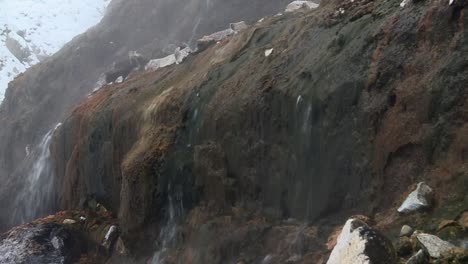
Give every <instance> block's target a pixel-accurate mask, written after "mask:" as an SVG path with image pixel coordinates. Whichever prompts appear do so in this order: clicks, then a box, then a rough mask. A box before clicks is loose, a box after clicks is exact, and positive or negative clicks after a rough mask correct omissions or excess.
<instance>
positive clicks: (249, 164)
mask: <svg viewBox="0 0 468 264" xmlns="http://www.w3.org/2000/svg"><path fill="white" fill-rule="evenodd" d="M439 4H440V3H435V2H434V3H431V4H430V5H434V6H433V7H434V8H429V7H427V6H422V5H421V6H417V7H411V8H420V10H419V12H417V13H416V15H409V14H407V13H401V12H409V11H410V10H409V8H405V9H403V10H402V9H400V8H399V7H398V6H397V5H396V6H395V5H391V4H390V3H387V2H385V3H380V2H379V3H378V2H376V1H355V2H346V3H343V7H341V6H336V8H345V9H346V12H345V13H344V14H343V15H340V16H338V17H337V16H335V15H334V11H335V6H333V8H334V9H333V10H328V9H326V7H327V6H325V7H324V9H321V8H318V9H316V10H313V11H310V12H311V13H307V14H303V13H300V12H299V13H298V14H296V15H285V16H278V17H273V18H267V19H266V20H265V21H263V22H262V23H259V24H255V25H253V27H251V28H248V29H246V30H244V31H243V32H241V33H239V34H236V35H234V36H231V37H229V38H228V39H227V41H222V42H220V43H219V44H217V45H214V46H210V47H209V48H207V49H206V50H204V51H202V52H200V53H198V54H196V55H193V56H189V57H188V58H187V59H186V60H185V61H184V62H183V63H181V64H180V65H172V66H168V67H165V68H160V69H158V70H156V71H154V72H148V73H144V74H141V75H139V76H134V77H132V78H129V79H127V80H126V81H125V83H123V84H116V85H114V86H108V87H105V88H103V89H102V90H100V91H99V92H97V93H96V94H94V95H93V96H91V97H90V98H88V99H87V100H86V101H84V102H82V103H81V104H80V105H79V106H78V107H77V108H76V109H75V110H74V111H73V113H72V114H71V115H70V116H69V117H68V118H67V120H66V121H65V122H64V125H63V127H62V128H61V129H60V131H59V132H58V134H57V138H56V142H55V143H56V144H55V146H54V153H55V157H56V164H57V165H56V167H57V168H56V169H57V175H61V180H62V185H61V186H62V187H63V188H62V189H61V190H60V191H61V203H62V206H64V207H67V208H68V207H71V208H73V207H74V206H76V205H77V204H79V201H80V200H81V199H85V198H86V197H87V196H89V195H95V196H96V197H97V198H98V199H99V200H100V201H102V202H103V203H105V204H106V206H107V207H108V208H110V209H111V210H112V211H115V212H117V211H118V212H119V220H120V221H121V222H120V224H121V226H120V227H121V229H122V230H121V231H122V235H123V237H124V240H125V241H126V242H130V243H126V245H128V246H129V247H130V248H129V250H130V251H131V250H132V248H131V247H137V243H138V242H139V243H143V242H142V241H144V239H149V240H151V239H157V234H156V235H154V236H155V237H152V238H148V237H147V236H148V235H147V234H146V233H144V232H143V231H141V230H144V229H145V228H147V227H148V226H149V225H158V224H159V225H160V224H161V222H162V221H163V219H161V218H162V215H165V212H166V211H167V204H168V200H169V195H168V194H169V193H170V190H174V189H176V190H179V193H181V195H179V197H178V198H177V204H178V205H179V207H180V208H182V209H181V210H186V211H189V210H190V209H191V208H193V207H194V206H196V205H198V204H201V203H204V204H209V205H210V206H211V207H210V210H212V211H213V212H219V214H222V212H223V211H224V210H227V209H229V208H231V207H233V206H238V205H239V206H245V207H249V208H250V207H254V206H259V207H260V208H262V209H264V210H265V211H273V212H275V217H273V218H274V219H277V220H278V219H287V218H290V217H293V218H297V219H308V220H314V219H318V218H321V217H323V216H325V215H330V214H333V213H335V212H337V211H339V212H341V213H343V214H345V213H347V212H350V211H351V210H357V211H361V212H366V211H373V210H376V209H379V210H383V209H388V208H391V209H392V210H395V205H394V203H395V202H397V201H399V199H401V192H402V190H404V189H405V188H407V186H410V185H411V184H413V183H415V182H417V181H416V180H417V179H419V178H420V177H422V175H425V177H426V178H427V181H428V182H429V183H431V182H442V184H438V185H437V191H438V195H439V196H440V197H444V196H445V195H447V194H448V193H449V192H447V189H449V188H448V186H449V185H448V182H450V180H448V179H446V178H441V176H440V175H441V174H440V168H441V167H443V168H449V169H448V170H449V171H444V173H446V174H447V175H446V174H444V175H446V176H447V177H448V178H450V177H449V176H448V175H455V176H453V177H457V176H456V175H459V174H457V173H459V171H458V170H459V169H460V168H462V166H463V165H464V164H465V162H464V156H463V155H464V154H463V153H464V149H466V148H467V147H468V142H467V140H466V131H467V127H466V126H465V125H461V124H464V122H462V121H463V120H464V118H466V109H467V105H466V100H465V99H466V93H465V90H463V89H462V88H460V87H463V85H464V83H465V81H468V80H467V79H466V78H467V77H466V76H468V74H464V73H465V71H466V70H467V69H466V68H465V67H464V66H463V65H464V63H463V62H462V61H461V60H460V59H459V58H460V57H461V54H462V52H461V51H462V50H463V49H465V48H466V46H465V45H464V43H465V42H467V43H468V38H466V36H465V35H463V34H452V33H453V32H452V33H451V32H450V31H448V30H447V28H448V27H450V28H451V27H452V26H453V25H452V24H447V23H448V22H447V20H446V19H445V15H446V14H445V13H444V11H443V10H442V9H440V8H438V7H439V6H438V5H439ZM415 6H416V5H415ZM406 10H408V11H406ZM455 29H456V27H454V28H453V30H455ZM442 36H443V37H442ZM408 39H411V40H413V41H414V43H413V42H412V43H413V44H411V45H409V44H408ZM285 40H288V41H285ZM453 45H455V46H456V47H457V48H453ZM421 46H422V47H424V48H418V47H421ZM268 49H273V50H274V52H272V53H271V54H269V56H267V57H266V56H265V53H264V52H265V50H268ZM433 53H434V54H437V55H438V56H435V57H434V56H432V54H433ZM441 58H443V59H441ZM423 61H430V62H431V63H432V64H431V65H435V66H431V67H429V66H427V64H426V63H421V62H423ZM404 65H407V66H404ZM454 72H457V73H456V74H455V73H454ZM252 73H255V74H252ZM462 73H463V74H462ZM447 85H448V86H447ZM447 87H451V88H447ZM449 90H450V91H449ZM454 94H457V96H454ZM454 119H455V120H454ZM441 124H443V125H441ZM442 143H443V144H442ZM448 164H450V166H449V165H448ZM431 185H432V184H431ZM318 201H320V202H318ZM194 233H196V232H194ZM150 234H152V233H150ZM142 236H145V237H142ZM213 243H216V242H213Z"/></svg>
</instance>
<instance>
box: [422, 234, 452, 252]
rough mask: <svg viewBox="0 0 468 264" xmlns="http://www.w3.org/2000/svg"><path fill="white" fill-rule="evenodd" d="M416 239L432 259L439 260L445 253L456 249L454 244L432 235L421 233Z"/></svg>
mask: <svg viewBox="0 0 468 264" xmlns="http://www.w3.org/2000/svg"><path fill="white" fill-rule="evenodd" d="M416 238H417V239H418V241H419V243H421V245H422V247H423V248H424V249H425V250H426V251H427V253H429V256H431V257H432V258H439V257H440V256H441V255H442V254H443V253H445V252H448V251H450V250H451V249H453V248H455V246H454V245H453V244H451V243H449V242H447V241H444V240H442V239H440V238H438V237H436V236H434V235H431V234H425V233H421V234H418V235H416Z"/></svg>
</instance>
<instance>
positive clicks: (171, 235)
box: [151, 185, 183, 264]
mask: <svg viewBox="0 0 468 264" xmlns="http://www.w3.org/2000/svg"><path fill="white" fill-rule="evenodd" d="M174 195H175V196H174ZM182 195H183V194H182V191H178V190H175V191H174V190H172V188H171V185H169V187H168V220H167V223H166V225H165V226H164V227H163V228H162V229H161V232H160V234H159V241H160V246H159V250H158V251H156V253H154V255H153V258H152V259H151V264H164V263H165V259H166V257H167V254H168V252H169V250H170V247H171V245H173V244H175V242H176V240H177V232H178V224H177V220H178V219H179V218H180V217H181V216H182V214H183V204H182ZM174 200H175V201H174ZM177 201H179V202H180V205H178V204H177V203H176V202H177Z"/></svg>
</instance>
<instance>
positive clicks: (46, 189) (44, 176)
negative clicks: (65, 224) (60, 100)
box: [13, 123, 61, 223]
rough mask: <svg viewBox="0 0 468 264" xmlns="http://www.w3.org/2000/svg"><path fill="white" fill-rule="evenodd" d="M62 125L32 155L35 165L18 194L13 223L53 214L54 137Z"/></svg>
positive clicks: (45, 138)
mask: <svg viewBox="0 0 468 264" xmlns="http://www.w3.org/2000/svg"><path fill="white" fill-rule="evenodd" d="M60 126H61V123H59V124H57V125H56V126H55V128H53V129H52V130H50V131H49V132H48V133H47V134H46V135H45V136H44V137H43V139H42V141H41V142H40V144H39V145H38V146H37V148H36V150H35V151H34V152H33V153H31V156H32V158H33V159H34V162H33V165H32V166H31V168H30V170H29V171H28V172H27V173H26V177H25V181H24V183H23V190H22V191H20V192H19V193H18V196H17V197H16V200H15V203H16V208H15V211H14V212H13V221H14V222H16V223H24V222H27V221H31V220H33V219H35V218H38V217H41V216H44V215H46V214H48V213H51V212H52V210H53V209H54V208H55V192H54V185H55V181H54V174H53V171H52V164H51V159H50V144H51V142H52V136H53V134H54V132H55V130H56V129H57V128H59V127H60Z"/></svg>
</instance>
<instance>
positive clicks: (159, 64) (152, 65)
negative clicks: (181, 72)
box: [145, 54, 177, 71]
mask: <svg viewBox="0 0 468 264" xmlns="http://www.w3.org/2000/svg"><path fill="white" fill-rule="evenodd" d="M176 62H177V60H176V56H175V55H174V54H171V55H169V56H166V57H164V58H160V59H154V60H150V61H149V62H148V64H146V66H145V70H153V71H154V70H157V69H159V68H164V67H167V66H170V65H172V64H175V63H176Z"/></svg>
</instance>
